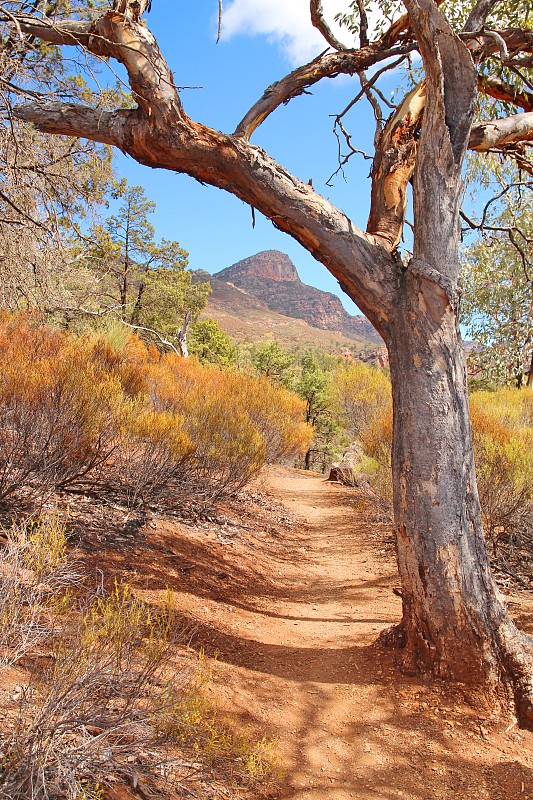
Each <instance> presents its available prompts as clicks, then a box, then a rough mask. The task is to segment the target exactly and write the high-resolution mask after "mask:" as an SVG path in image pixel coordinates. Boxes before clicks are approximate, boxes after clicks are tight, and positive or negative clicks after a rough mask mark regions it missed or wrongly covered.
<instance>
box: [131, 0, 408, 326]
mask: <svg viewBox="0 0 533 800" xmlns="http://www.w3.org/2000/svg"><path fill="white" fill-rule="evenodd" d="M224 6H225V17H224V19H225V30H224V34H223V37H222V40H221V41H220V42H219V43H218V44H217V43H216V28H217V0H198V2H194V3H180V4H177V3H176V2H175V0H153V6H152V11H151V13H150V14H149V15H147V23H148V26H149V28H150V29H151V30H152V31H153V33H154V34H155V36H156V37H157V39H158V42H159V45H160V47H161V49H162V51H163V53H164V54H165V57H166V58H167V60H168V62H169V63H170V66H171V69H172V70H173V73H174V79H175V82H176V84H177V85H179V86H184V87H185V86H187V87H188V86H190V87H200V88H190V89H184V90H183V92H182V100H183V103H184V106H185V110H186V111H187V113H188V114H189V115H190V116H191V117H192V118H193V119H195V120H197V121H198V122H202V123H204V124H207V125H210V126H212V127H215V128H218V129H219V130H222V131H224V132H227V133H229V132H231V131H232V130H234V128H235V127H236V125H237V123H238V122H239V121H240V119H241V118H242V117H243V116H244V114H245V112H246V111H247V110H248V108H249V107H250V106H251V105H252V104H253V103H254V102H255V100H257V99H258V98H259V97H260V95H261V94H262V93H263V91H264V89H265V88H266V87H267V86H269V85H270V84H271V83H273V82H274V81H275V80H278V79H279V78H281V77H282V76H283V75H285V74H287V72H289V71H290V70H291V69H293V68H294V66H296V65H297V64H298V63H303V62H305V61H306V60H309V59H310V58H311V57H312V56H313V55H314V54H317V53H318V52H320V51H321V50H323V49H325V46H326V45H324V46H323V43H322V40H321V39H320V37H319V35H318V34H317V32H316V31H314V29H313V28H312V27H311V26H310V23H309V22H308V7H309V3H308V0H232V2H230V0H226V1H225V3H224ZM324 6H325V8H326V10H327V11H328V14H329V19H330V20H332V19H333V13H334V12H335V11H336V10H342V8H343V7H345V6H346V2H343V0H326V3H325V4H324ZM269 11H270V12H271V13H268V12H269ZM343 35H344V37H345V38H346V36H347V34H346V33H344V34H343ZM348 36H349V35H348ZM348 41H349V38H348ZM382 88H385V89H386V90H388V93H389V94H390V91H391V90H392V89H393V88H394V87H393V86H392V84H391V85H390V86H389V87H387V84H385V85H384V87H382ZM358 89H359V83H358V80H357V78H347V77H344V76H343V77H341V78H340V79H336V80H326V81H322V82H321V83H320V84H318V85H317V86H316V87H314V88H313V90H312V95H311V96H309V95H304V96H302V97H298V98H296V99H294V100H292V101H291V103H290V104H289V105H287V106H284V107H282V108H280V109H278V111H277V112H275V113H274V114H273V115H272V116H271V117H270V118H269V119H268V120H267V121H266V122H265V123H264V124H263V126H261V128H260V129H259V130H258V131H257V132H256V133H255V134H254V138H253V141H254V143H255V144H258V145H260V146H262V147H263V148H264V149H265V150H267V152H269V153H270V154H271V155H272V156H273V157H274V158H276V159H277V160H278V161H280V162H281V163H282V164H283V165H284V166H286V167H287V168H288V169H289V170H291V172H293V173H294V174H296V175H297V176H298V177H299V178H301V179H303V180H305V181H307V180H309V178H312V179H313V185H314V187H315V189H317V191H319V192H320V193H321V194H323V195H324V196H326V197H328V198H329V199H330V200H331V201H332V202H334V203H335V204H336V205H337V206H339V207H340V208H342V209H343V211H345V213H347V214H348V216H350V218H351V219H352V220H353V222H354V223H355V224H356V225H358V226H359V227H364V226H365V224H366V217H367V214H368V202H369V191H370V184H369V180H368V173H369V169H370V162H369V161H365V160H364V159H363V158H362V157H358V156H356V157H354V158H353V159H352V160H351V161H350V164H349V166H348V168H347V170H346V176H347V181H346V182H345V181H344V180H343V178H342V177H341V176H337V177H336V179H335V182H334V185H333V187H332V188H330V187H328V186H326V181H327V180H328V178H329V177H330V175H331V174H332V173H333V172H334V171H335V169H336V168H337V141H336V139H335V137H334V135H333V132H332V124H333V121H332V118H331V115H332V114H335V113H337V112H339V111H340V110H342V109H343V108H344V107H345V106H346V104H347V103H348V102H349V101H350V99H351V98H352V97H353V96H354V95H355V94H356V93H357V91H358ZM358 108H359V110H358V111H357V112H356V114H355V115H352V117H351V119H350V120H349V127H350V128H351V131H352V132H354V133H356V137H355V140H356V146H357V147H360V148H361V149H363V150H366V151H367V152H371V150H372V137H373V130H374V128H373V123H372V118H371V115H370V112H369V108H368V107H365V104H364V103H363V104H360V106H359V107H358ZM116 167H117V170H118V172H119V173H120V174H121V175H124V176H125V177H126V178H127V179H128V181H129V182H130V183H132V184H135V185H137V184H139V185H142V186H143V187H144V188H145V191H146V194H147V196H148V197H149V198H150V199H152V200H154V201H155V202H156V204H157V209H156V212H155V214H154V216H153V218H152V222H153V224H154V225H155V227H156V232H157V236H158V237H162V236H164V237H166V238H171V239H176V240H178V241H179V242H180V244H181V245H182V246H183V247H184V248H185V249H186V250H188V252H189V264H190V267H191V268H192V269H206V270H207V271H208V272H211V273H213V272H217V271H218V270H220V269H223V268H224V267H227V266H229V265H230V264H233V263H234V262H236V261H238V260H240V259H242V258H245V257H247V256H249V255H252V254H254V253H256V252H259V251H260V250H267V249H279V250H282V251H284V252H286V253H288V254H289V256H290V257H291V258H292V259H293V261H294V263H295V264H296V266H297V268H298V271H299V273H300V275H301V277H302V279H303V280H304V281H305V282H307V283H310V284H312V285H314V286H318V287H319V288H321V289H325V290H327V291H333V292H335V293H336V294H338V295H339V296H340V297H341V299H342V301H343V303H344V304H345V306H346V308H347V309H348V310H349V311H351V312H352V313H355V312H356V307H355V306H354V305H353V303H352V302H351V301H350V300H349V298H347V297H346V296H345V295H344V294H343V293H342V292H341V291H340V289H339V287H338V284H337V282H336V281H335V279H334V278H333V277H332V276H331V275H329V273H328V272H327V271H326V269H325V268H324V267H323V266H322V265H321V264H319V263H317V262H316V261H315V260H314V259H313V257H312V256H311V255H309V253H307V252H306V251H305V250H304V249H303V248H302V247H301V246H300V245H299V244H297V243H296V242H295V241H294V240H293V239H291V238H290V237H288V236H287V235H286V234H283V233H281V232H279V231H277V230H276V229H275V228H274V227H273V226H272V224H271V223H270V222H269V221H268V220H266V219H265V218H263V217H262V216H261V215H260V214H259V213H256V226H255V229H253V228H252V216H251V210H250V208H249V207H248V206H246V205H244V204H243V203H242V202H241V201H240V200H238V199H236V198H234V197H233V196H232V195H229V194H226V193H224V192H222V191H221V190H219V189H214V188H211V187H207V186H201V185H200V184H198V183H197V182H195V181H194V180H192V179H191V178H189V177H188V176H185V175H177V174H174V173H171V172H167V171H165V170H151V169H149V168H146V167H142V166H140V165H138V164H137V163H136V162H134V161H133V160H132V159H131V158H128V157H126V156H123V155H121V154H118V155H117V159H116Z"/></svg>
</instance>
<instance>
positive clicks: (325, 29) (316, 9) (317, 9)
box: [310, 0, 349, 51]
mask: <svg viewBox="0 0 533 800" xmlns="http://www.w3.org/2000/svg"><path fill="white" fill-rule="evenodd" d="M310 11H311V23H312V24H313V26H314V27H315V28H316V29H317V30H318V31H320V33H321V34H322V36H323V37H324V39H325V40H326V42H327V43H328V44H329V46H330V47H333V49H334V50H341V51H343V50H348V49H349V48H348V47H346V45H344V44H343V43H342V42H340V41H339V40H338V39H337V37H336V36H335V34H334V33H333V31H332V30H331V28H330V27H329V25H328V23H327V22H326V20H325V19H324V11H323V9H322V0H310Z"/></svg>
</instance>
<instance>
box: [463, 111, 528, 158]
mask: <svg viewBox="0 0 533 800" xmlns="http://www.w3.org/2000/svg"><path fill="white" fill-rule="evenodd" d="M531 141H533V112H532V111H529V112H527V113H524V114H514V115H513V116H511V117H505V119H496V120H490V121H489V122H480V123H478V124H477V125H474V127H473V128H472V132H471V134H470V140H469V143H468V146H469V148H470V149H471V150H476V151H477V152H478V153H482V152H483V151H486V150H492V149H493V148H495V147H504V146H505V145H508V144H514V143H518V142H531Z"/></svg>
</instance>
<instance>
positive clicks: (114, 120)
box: [2, 0, 533, 727]
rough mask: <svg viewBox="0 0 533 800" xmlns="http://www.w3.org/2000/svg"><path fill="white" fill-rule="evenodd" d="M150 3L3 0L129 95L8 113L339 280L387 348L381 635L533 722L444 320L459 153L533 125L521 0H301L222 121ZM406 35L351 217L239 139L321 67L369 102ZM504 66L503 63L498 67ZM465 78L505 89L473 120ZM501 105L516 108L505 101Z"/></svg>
mask: <svg viewBox="0 0 533 800" xmlns="http://www.w3.org/2000/svg"><path fill="white" fill-rule="evenodd" d="M147 4H148V3H147V1H146V0H140V2H139V0H135V2H134V1H133V0H120V2H118V0H117V2H115V3H114V5H113V8H112V9H111V10H109V11H108V12H106V13H102V14H100V13H98V11H97V12H96V13H94V16H93V17H92V18H91V14H93V12H91V14H89V13H87V15H86V17H85V18H84V16H83V13H81V14H77V15H75V16H74V17H70V18H69V14H68V13H66V14H65V15H63V18H61V17H57V18H50V17H47V16H45V17H41V16H39V14H36V13H34V14H24V13H18V12H19V8H18V5H17V3H8V2H5V3H3V4H2V7H4V8H5V9H6V14H5V17H4V19H5V21H6V23H8V22H9V21H10V20H11V21H12V24H13V25H15V26H16V28H17V30H19V31H20V33H21V35H24V36H26V37H28V39H29V40H31V41H34V40H35V39H37V40H40V41H44V42H48V43H51V44H53V45H56V46H62V45H73V44H76V45H77V46H78V47H79V48H81V49H82V50H84V51H86V52H89V53H92V54H93V55H95V56H97V57H99V58H106V59H107V58H112V59H116V60H117V61H119V62H120V63H121V64H122V65H123V66H124V67H125V69H126V71H127V75H128V80H129V83H130V87H131V91H132V94H133V98H134V100H135V102H136V104H137V105H136V107H135V108H123V107H120V108H116V110H112V111H109V110H106V109H105V108H97V107H95V106H94V105H93V106H91V105H89V104H85V105H84V104H82V103H81V102H78V103H75V102H74V103H73V102H70V101H69V99H68V98H65V99H64V100H61V99H58V98H57V97H53V98H51V102H46V101H45V100H43V99H41V98H37V100H35V99H31V100H30V102H25V103H23V104H21V105H20V106H18V107H17V108H16V109H15V113H16V115H17V116H18V117H19V118H21V119H24V120H26V121H28V122H31V123H33V124H34V125H36V126H37V127H38V129H39V130H41V131H44V132H48V133H51V134H62V135H67V136H74V137H84V138H87V139H92V140H95V141H99V142H103V143H106V144H109V145H113V146H115V147H118V148H119V149H120V150H122V151H123V152H126V153H128V154H129V155H131V156H132V157H133V158H135V159H136V160H137V161H139V162H140V163H142V164H145V165H148V166H151V167H163V168H165V169H169V170H174V171H177V172H184V173H187V174H189V175H191V176H192V177H194V178H196V179H197V180H199V181H202V182H204V183H208V184H211V185H214V186H217V187H219V188H222V189H224V190H227V191H230V192H232V193H233V194H235V195H236V196H237V197H239V198H240V199H241V200H243V201H244V202H246V203H248V204H250V205H251V206H253V207H255V208H256V209H259V210H260V211H261V212H262V213H263V214H264V215H265V216H267V217H268V218H269V219H271V220H272V221H273V223H274V224H275V225H276V226H277V227H278V228H280V229H281V230H283V231H285V232H287V233H289V234H290V235H291V236H293V237H294V238H295V239H296V240H297V241H299V242H300V243H301V244H302V245H303V246H304V247H305V248H306V249H307V250H309V251H310V252H311V253H312V254H313V255H314V256H315V258H316V259H317V260H318V261H320V262H321V263H322V264H324V265H325V266H326V267H327V268H328V269H329V270H330V272H331V273H332V274H333V275H334V276H335V277H336V278H337V279H338V280H339V282H340V283H341V286H342V288H343V289H344V291H345V292H347V293H348V294H349V296H350V297H351V298H352V299H353V300H354V301H355V302H356V303H357V304H358V306H359V307H360V309H361V310H362V311H363V312H364V313H365V314H366V316H367V317H368V319H369V320H370V321H371V322H372V324H373V325H374V326H375V328H376V329H377V330H378V331H379V333H380V334H381V336H382V337H383V339H384V341H385V343H386V345H387V348H388V353H389V359H390V368H391V378H392V388H393V407H394V432H393V454H392V465H393V476H394V477H393V488H394V513H395V529H396V537H397V553H398V566H399V572H400V577H401V582H402V602H403V617H402V622H401V625H400V626H399V627H398V628H397V630H396V631H395V635H394V636H391V637H390V641H391V642H394V643H396V644H398V645H399V646H401V647H402V660H403V666H404V669H406V670H408V671H418V672H423V673H426V674H429V675H433V676H438V677H440V678H447V679H453V680H458V681H464V682H467V683H470V684H474V685H476V686H478V687H482V688H483V689H484V690H485V691H486V692H487V693H488V694H492V692H493V691H494V690H499V689H501V688H502V687H505V688H506V689H507V690H509V692H510V693H511V694H512V696H513V698H514V704H515V708H516V711H517V714H518V716H519V719H520V721H521V723H522V724H524V725H528V726H530V727H533V640H532V638H531V637H528V636H526V635H525V634H523V633H521V632H519V631H518V630H517V629H516V627H515V626H514V624H513V622H512V621H511V619H510V617H509V615H508V612H507V610H506V608H505V607H504V605H503V604H502V602H501V599H500V597H499V594H498V592H497V590H496V587H495V584H494V580H493V578H492V575H491V572H490V566H489V561H488V557H487V552H486V546H485V542H484V538H483V531H482V526H481V513H480V507H479V500H478V493H477V488H476V479H475V473H474V463H473V455H472V437H471V427H470V418H469V409H468V396H467V382H466V369H465V361H464V354H463V349H462V344H461V341H460V335H459V330H458V324H457V323H458V310H459V301H460V285H459V258H458V246H459V238H460V224H459V222H460V204H461V198H462V193H463V179H462V171H463V164H464V158H465V154H466V152H467V150H468V149H474V150H477V151H478V152H486V151H489V150H491V151H494V150H497V151H498V152H500V153H502V154H505V155H511V156H512V155H514V156H515V157H516V158H517V159H518V162H517V163H519V165H520V166H521V167H523V166H524V165H525V166H526V167H527V168H531V162H530V161H529V160H528V154H527V151H526V150H525V149H524V147H523V143H524V142H528V141H530V140H531V138H532V137H533V112H532V111H530V110H529V109H530V105H528V104H529V103H530V99H529V97H530V96H529V92H528V91H527V90H526V89H527V85H528V84H527V81H528V80H529V79H528V78H527V76H526V80H525V82H524V81H519V84H520V85H517V83H516V80H515V78H516V70H518V74H521V73H520V70H521V69H525V70H528V69H529V68H530V65H531V54H532V53H533V33H532V31H531V30H530V27H531V12H530V6H529V4H526V5H525V6H523V5H522V4H509V7H508V6H507V4H499V3H498V2H497V1H496V0H476V1H475V2H474V3H468V4H463V3H462V2H461V3H459V2H457V0H449V1H448V2H447V3H446V4H444V5H443V6H442V10H440V9H439V8H438V5H437V3H435V2H433V0H404V4H405V8H406V10H407V13H406V14H401V12H400V9H399V8H396V7H393V6H392V5H391V4H390V3H389V2H388V0H383V2H379V3H378V8H379V11H380V14H381V20H380V24H379V25H378V28H377V32H376V33H375V34H370V28H369V22H368V14H367V8H368V6H367V3H366V2H364V0H363V2H360V1H359V2H354V3H352V4H351V7H352V10H353V14H351V15H350V20H351V24H352V27H353V29H354V32H355V34H356V36H357V38H358V42H357V46H354V47H353V48H346V47H344V46H343V45H342V44H341V43H340V42H338V40H337V39H336V38H335V37H334V36H333V34H332V32H331V30H330V28H329V26H328V24H327V22H326V20H325V19H324V16H323V13H322V4H321V2H320V0H310V13H311V18H312V20H313V23H314V25H315V26H316V27H317V28H318V29H319V30H320V31H321V32H322V34H323V36H324V38H325V41H326V42H327V46H328V50H327V51H325V52H324V53H323V54H322V55H320V56H319V57H318V58H316V59H314V61H312V62H311V63H310V64H306V65H304V66H302V67H300V68H298V69H296V70H294V71H293V72H292V73H291V74H289V75H287V76H286V77H285V78H283V79H282V80H279V81H277V83H275V84H273V85H272V86H271V87H269V88H268V89H267V90H266V91H265V92H264V94H263V95H262V96H261V97H260V98H259V99H258V101H257V102H256V103H255V104H254V105H253V106H252V107H251V108H250V109H249V110H248V111H247V112H246V113H245V114H244V116H243V119H242V121H241V122H240V123H239V124H238V126H237V128H236V129H235V131H234V132H233V133H230V134H225V133H221V132H219V131H217V130H214V129H212V128H209V127H208V126H206V125H203V124H201V123H198V122H196V121H193V120H191V119H190V117H189V116H188V115H187V113H186V110H185V108H184V106H183V104H182V101H181V97H180V94H179V91H178V90H177V88H176V83H179V80H177V81H175V79H174V76H173V74H172V72H171V70H170V68H169V66H168V65H167V63H166V61H165V59H164V56H163V54H162V53H161V51H160V49H159V47H158V45H157V42H156V40H155V38H154V37H153V35H152V34H151V33H150V31H149V30H148V29H147V28H146V27H145V26H144V24H143V23H142V21H141V18H142V14H143V12H144V10H145V9H146V6H147ZM38 5H39V4H38ZM88 7H89V4H87V8H88ZM372 8H374V6H372ZM7 11H9V12H10V16H9V15H8V14H7ZM167 13H168V14H169V15H170V14H171V13H174V14H176V15H179V10H176V11H174V12H170V11H169V12H167ZM13 16H14V17H15V20H14V22H13ZM391 18H392V20H393V21H392V22H390V20H391ZM414 52H418V53H419V54H420V56H421V58H422V62H423V69H424V80H423V82H421V83H419V84H418V85H416V86H415V87H414V88H413V89H412V91H410V92H409V93H407V94H406V95H405V96H404V97H403V98H402V99H401V101H400V103H399V104H398V105H397V106H396V107H395V108H394V109H393V110H392V113H391V114H390V117H389V119H388V120H387V121H386V122H385V123H383V121H382V120H381V116H380V114H379V113H378V112H377V110H376V116H377V118H378V120H377V121H378V125H377V130H376V137H375V143H376V147H375V153H374V159H373V169H372V190H371V203H370V215H369V219H368V223H367V225H366V231H363V230H362V229H360V228H358V227H357V226H356V225H355V224H354V222H353V221H352V220H351V219H350V218H349V217H348V216H347V215H346V214H345V213H344V212H342V211H341V210H339V209H337V208H335V206H333V205H332V204H331V203H330V202H329V201H328V200H326V199H325V198H324V197H322V196H320V195H319V194H318V193H317V192H316V191H315V190H314V189H313V187H312V186H311V185H308V184H306V183H303V182H302V181H300V180H299V179H297V178H296V177H294V176H293V175H291V174H290V173H289V172H288V171H287V170H286V169H285V168H284V167H283V166H281V165H280V164H278V163H276V161H275V160H274V159H273V158H271V157H270V156H269V155H268V154H267V153H265V152H264V151H263V150H262V149H261V148H260V147H257V146H256V145H254V144H252V143H251V141H250V139H251V136H252V134H253V133H254V131H255V130H256V129H257V128H258V126H259V125H261V123H262V122H263V121H264V120H265V119H266V118H267V117H268V116H269V115H270V114H271V113H272V112H274V111H275V110H276V109H277V108H279V107H280V106H281V105H283V104H284V103H286V102H288V101H289V100H290V99H291V98H293V97H295V96H297V95H300V94H302V93H304V92H305V91H306V90H308V89H309V87H311V86H312V85H314V84H316V83H317V82H318V81H319V80H321V79H322V78H324V77H332V76H335V75H338V74H343V73H344V74H358V76H359V77H360V80H361V83H362V89H361V93H360V95H358V96H361V97H362V96H368V97H370V99H371V100H372V102H373V104H374V106H375V104H376V102H377V103H378V105H379V100H377V99H376V98H379V95H376V94H375V93H373V88H374V87H375V80H377V78H368V77H367V70H369V69H370V68H376V66H377V65H379V66H377V70H376V73H380V72H382V70H383V68H385V67H387V68H389V67H390V68H392V67H394V66H395V65H397V64H398V63H399V60H404V59H405V58H406V57H407V56H408V55H409V54H411V53H414ZM511 67H512V68H513V69H514V70H515V72H513V75H514V76H515V77H514V78H513V79H507V78H508V71H507V72H506V70H508V69H510V68H511ZM511 71H512V70H511ZM479 91H481V92H482V93H483V96H484V97H492V98H496V99H497V100H498V101H500V100H503V101H504V102H503V104H502V105H501V106H499V107H497V109H496V111H497V113H491V119H490V120H489V121H483V119H480V118H479V117H478V118H476V111H477V109H478V108H481V109H484V108H486V104H485V105H484V104H483V103H482V104H480V105H477V104H476V101H477V97H478V92H479ZM509 107H510V108H511V109H512V110H515V109H516V108H523V109H525V111H524V113H517V114H511V115H510V116H509V115H508V113H509V112H508V109H509ZM501 114H504V117H501V116H500V115H501ZM341 122H342V120H341ZM411 181H412V184H413V209H414V246H413V254H412V257H410V258H408V259H405V260H404V259H402V258H401V257H400V255H399V253H398V249H397V248H398V243H399V242H400V240H401V236H402V231H403V226H404V222H405V214H406V208H407V193H408V186H409V184H410V182H411Z"/></svg>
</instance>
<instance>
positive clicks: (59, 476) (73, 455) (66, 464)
mask: <svg viewBox="0 0 533 800" xmlns="http://www.w3.org/2000/svg"><path fill="white" fill-rule="evenodd" d="M0 359H1V360H2V362H3V368H2V374H1V376H0V500H4V499H5V498H6V497H7V496H9V495H10V494H11V493H12V492H13V491H15V490H16V489H18V488H21V487H25V488H26V489H31V490H33V491H40V492H42V491H43V490H46V489H48V488H51V487H58V486H67V485H69V484H72V483H74V482H76V481H80V480H81V479H83V478H84V477H85V476H87V475H88V474H89V473H94V472H95V471H96V470H97V468H99V467H101V466H102V465H103V464H104V463H105V461H106V460H107V459H108V458H109V456H110V454H111V452H112V450H113V448H114V446H115V424H114V423H115V418H116V413H117V410H118V409H119V408H120V405H121V397H122V393H121V389H120V384H119V383H118V381H117V380H116V379H115V378H113V377H112V376H110V375H106V374H100V375H99V374H97V372H96V370H95V369H94V366H93V365H92V364H91V362H90V359H89V358H88V355H87V354H86V353H85V352H84V351H83V349H82V348H81V347H80V346H79V344H77V343H76V341H75V340H73V339H71V338H70V337H68V336H64V335H61V334H58V333H57V332H54V331H50V330H49V329H47V328H44V327H41V326H36V325H33V324H32V323H31V322H30V321H28V320H23V321H21V322H20V323H19V324H18V325H17V324H16V320H12V319H10V318H6V317H4V318H3V319H2V320H1V321H0Z"/></svg>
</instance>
